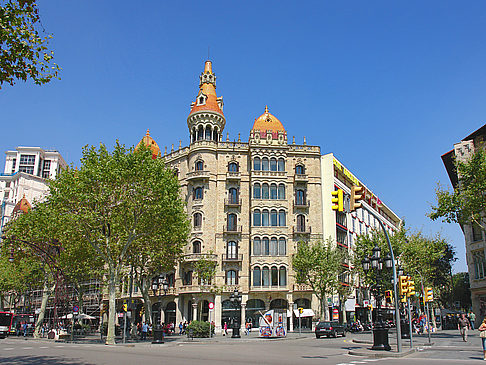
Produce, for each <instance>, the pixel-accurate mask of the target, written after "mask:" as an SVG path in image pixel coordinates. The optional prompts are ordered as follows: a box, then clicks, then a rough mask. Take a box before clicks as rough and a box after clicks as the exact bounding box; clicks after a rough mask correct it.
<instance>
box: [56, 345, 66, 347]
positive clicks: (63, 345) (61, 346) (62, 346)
mask: <svg viewBox="0 0 486 365" xmlns="http://www.w3.org/2000/svg"><path fill="white" fill-rule="evenodd" d="M54 347H64V345H57V346H54Z"/></svg>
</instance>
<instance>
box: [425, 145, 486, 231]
mask: <svg viewBox="0 0 486 365" xmlns="http://www.w3.org/2000/svg"><path fill="white" fill-rule="evenodd" d="M455 166H456V169H457V175H458V181H459V186H458V187H456V189H455V190H454V191H453V192H450V191H447V190H443V189H442V188H441V187H440V186H438V187H437V190H436V195H437V206H432V212H431V213H429V215H428V216H429V217H430V219H432V220H437V219H442V221H443V222H447V223H459V224H472V223H475V224H477V225H478V226H480V227H482V229H483V230H486V224H485V222H484V220H483V214H484V212H485V211H486V195H485V194H484V192H485V191H486V152H485V151H484V149H483V146H479V148H477V150H476V151H475V152H474V153H473V154H472V155H471V157H470V158H469V159H468V160H466V161H459V160H456V161H455Z"/></svg>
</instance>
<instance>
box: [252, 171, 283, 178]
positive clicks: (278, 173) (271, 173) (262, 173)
mask: <svg viewBox="0 0 486 365" xmlns="http://www.w3.org/2000/svg"><path fill="white" fill-rule="evenodd" d="M251 174H252V175H253V176H270V177H286V176H287V172H286V171H262V170H252V172H251Z"/></svg>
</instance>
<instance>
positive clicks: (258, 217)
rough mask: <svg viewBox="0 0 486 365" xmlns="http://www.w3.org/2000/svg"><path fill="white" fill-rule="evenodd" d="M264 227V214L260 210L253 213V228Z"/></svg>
mask: <svg viewBox="0 0 486 365" xmlns="http://www.w3.org/2000/svg"><path fill="white" fill-rule="evenodd" d="M261 225H262V214H261V213H260V209H255V210H254V211H253V226H254V227H260V226H261Z"/></svg>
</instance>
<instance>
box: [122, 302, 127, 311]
mask: <svg viewBox="0 0 486 365" xmlns="http://www.w3.org/2000/svg"><path fill="white" fill-rule="evenodd" d="M123 311H124V312H128V304H127V303H123Z"/></svg>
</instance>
